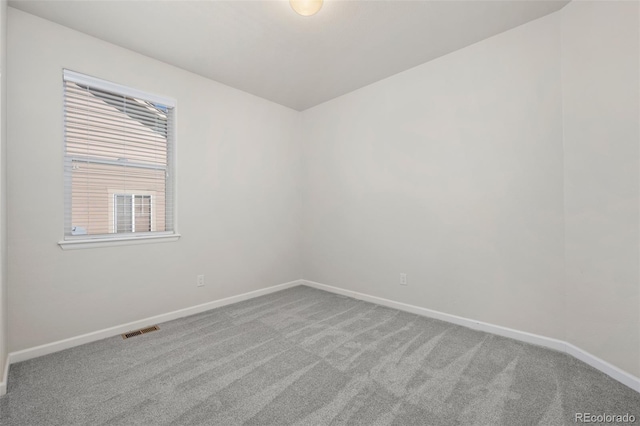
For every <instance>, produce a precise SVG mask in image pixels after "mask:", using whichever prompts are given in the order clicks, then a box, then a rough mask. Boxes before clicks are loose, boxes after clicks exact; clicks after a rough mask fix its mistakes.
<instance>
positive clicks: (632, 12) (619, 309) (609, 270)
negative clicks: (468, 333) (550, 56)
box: [562, 1, 640, 377]
mask: <svg viewBox="0 0 640 426" xmlns="http://www.w3.org/2000/svg"><path fill="white" fill-rule="evenodd" d="M638 13H639V10H638V3H637V2H614V1H610V2H586V1H584V2H583V1H577V2H576V1H574V2H572V3H570V4H569V5H568V6H567V7H565V8H564V9H563V10H562V28H563V30H562V84H563V104H564V115H563V117H564V150H565V154H564V158H565V159H564V179H565V214H566V216H565V222H566V231H565V234H566V251H565V258H566V285H567V300H566V303H567V318H566V320H567V321H566V322H567V336H566V337H567V340H568V341H569V342H571V343H573V344H574V345H576V346H578V347H580V348H582V349H584V350H586V351H588V352H590V353H592V354H594V355H596V356H598V357H600V358H602V359H604V360H607V361H609V362H611V363H612V364H614V365H616V366H618V367H620V368H622V369H623V370H626V371H627V372H629V373H631V374H634V375H635V376H636V377H640V284H639V283H640V279H639V271H638V267H639V262H638V256H639V251H638V230H639V222H638V221H639V204H640V199H639V177H640V176H639V172H640V167H639V154H640V150H639V147H638V143H639V140H640V130H639V128H638V124H639V117H640V85H639V78H640V76H639V68H638V60H639V57H638V52H639V48H640V46H639V44H638V39H639V34H638V27H639V26H638Z"/></svg>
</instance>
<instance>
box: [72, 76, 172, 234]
mask: <svg viewBox="0 0 640 426" xmlns="http://www.w3.org/2000/svg"><path fill="white" fill-rule="evenodd" d="M174 108H175V102H174V101H172V100H170V99H163V98H159V97H157V96H154V95H149V94H145V93H142V92H140V91H137V90H135V89H130V88H127V87H124V86H120V85H116V84H113V83H109V82H106V81H102V80H98V79H96V78H93V77H88V76H85V75H82V74H78V73H75V72H72V71H68V70H65V71H64V131H65V167H64V172H65V173H64V175H65V240H66V241H69V242H73V241H74V240H88V239H90V240H109V239H116V238H117V239H119V240H121V239H122V238H123V237H124V238H131V239H134V238H139V237H161V236H163V235H164V236H166V235H175V234H174V215H173V212H174V195H173V157H174V149H175V146H174V140H173V135H174V129H173V126H174V113H175V111H174ZM61 244H62V243H61Z"/></svg>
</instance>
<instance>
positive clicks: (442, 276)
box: [303, 14, 564, 339]
mask: <svg viewBox="0 0 640 426" xmlns="http://www.w3.org/2000/svg"><path fill="white" fill-rule="evenodd" d="M560 84H561V71H560V16H559V15H558V14H553V15H550V16H547V17H544V18H541V19H539V20H536V21H533V22H531V23H528V24H526V25H524V26H521V27H518V28H516V29H513V30H510V31H507V32H505V33H502V34H500V35H497V36H495V37H492V38H490V39H487V40H484V41H482V42H480V43H477V44H475V45H472V46H470V47H467V48H465V49H462V50H459V51H457V52H454V53H451V54H449V55H446V56H444V57H441V58H439V59H437V60H435V61H432V62H429V63H426V64H423V65H421V66H418V67H416V68H413V69H411V70H409V71H406V72H404V73H401V74H398V75H395V76H393V77H390V78H388V79H386V80H383V81H381V82H378V83H375V84H373V85H371V86H368V87H365V88H363V89H361V90H358V91H356V92H353V93H351V94H348V95H345V96H342V97H340V98H337V99H334V100H332V101H329V102H327V103H325V104H322V105H320V106H318V107H315V108H313V109H310V110H307V111H305V112H303V120H304V121H303V125H304V126H305V127H304V129H305V131H306V132H307V133H306V134H307V136H306V137H305V148H304V155H303V158H304V159H305V160H304V162H305V163H304V167H303V170H304V184H305V189H306V197H305V202H304V213H303V220H304V222H303V223H304V225H303V226H304V232H303V235H304V243H303V247H304V259H305V269H304V276H305V278H307V279H310V280H313V281H317V282H321V283H324V284H328V285H334V286H338V287H342V288H345V289H348V290H352V291H358V292H362V293H366V294H370V295H373V296H378V297H383V298H388V299H391V300H395V301H400V302H404V303H410V304H413V305H418V306H422V307H426V308H429V309H434V310H437V311H441V312H445V313H448V314H454V315H459V316H463V317H467V318H472V319H475V320H480V321H485V322H489V323H493V324H498V325H501V326H505V327H510V328H515V329H518V330H522V331H527V332H531V333H536V334H541V335H544V336H548V337H553V338H561V339H562V338H563V337H564V327H563V322H562V320H561V318H562V317H563V308H564V289H563V281H564V261H563V257H564V248H563V194H562V179H563V171H562V165H563V158H562V111H561V108H562V102H561V101H562V99H561V87H560ZM400 272H405V273H407V274H408V280H409V285H408V286H406V287H403V286H400V285H398V281H399V273H400Z"/></svg>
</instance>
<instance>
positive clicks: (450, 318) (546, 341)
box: [301, 280, 640, 392]
mask: <svg viewBox="0 0 640 426" xmlns="http://www.w3.org/2000/svg"><path fill="white" fill-rule="evenodd" d="M301 283H302V284H303V285H306V286H308V287H313V288H317V289H319V290H325V291H328V292H331V293H335V294H341V295H343V296H348V297H353V298H354V299H358V300H364V301H366V302H371V303H375V304H377V305H381V306H386V307H389V308H394V309H398V310H400V311H405V312H410V313H412V314H416V315H421V316H424V317H429V318H435V319H438V320H441V321H446V322H450V323H453V324H457V325H461V326H463V327H468V328H472V329H474V330H479V331H484V332H487V333H491V334H497V335H498V336H503V337H509V338H511V339H515V340H519V341H521V342H525V343H531V344H534V345H538V346H543V347H545V348H549V349H554V350H556V351H559V352H564V353H566V354H568V355H571V356H572V357H574V358H576V359H578V360H580V361H582V362H584V363H585V364H588V365H590V366H591V367H593V368H595V369H597V370H600V371H602V372H603V373H605V374H606V375H608V376H609V377H611V378H613V379H615V380H617V381H618V382H620V383H622V384H623V385H626V386H628V387H629V388H631V389H633V390H635V391H637V392H640V378H638V377H636V376H634V375H632V374H630V373H627V372H626V371H623V370H621V369H620V368H618V367H616V366H615V365H612V364H610V363H608V362H607V361H604V360H602V359H600V358H598V357H597V356H595V355H592V354H590V353H589V352H586V351H585V350H583V349H580V348H579V347H577V346H574V345H572V344H571V343H567V342H565V341H563V340H558V339H553V338H551V337H545V336H540V335H538V334H533V333H527V332H526V331H519V330H514V329H512V328H507V327H502V326H499V325H495V324H489V323H486V322H482V321H476V320H472V319H469V318H464V317H459V316H457V315H451V314H446V313H444V312H439V311H434V310H432V309H427V308H422V307H420V306H415V305H409V304H406V303H402V302H396V301H393V300H389V299H384V298H382V297H376V296H371V295H368V294H364V293H358V292H355V291H350V290H345V289H342V288H339V287H333V286H330V285H326V284H321V283H318V282H315V281H309V280H301Z"/></svg>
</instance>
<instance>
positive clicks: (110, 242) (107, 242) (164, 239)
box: [58, 234, 181, 250]
mask: <svg viewBox="0 0 640 426" xmlns="http://www.w3.org/2000/svg"><path fill="white" fill-rule="evenodd" d="M180 237H181V235H180V234H169V235H145V236H142V237H121V238H103V239H98V238H93V239H89V238H87V239H82V240H80V239H74V240H64V241H58V245H59V246H60V248H61V249H63V250H77V249H87V248H97V247H113V246H128V245H133V244H151V243H169V242H173V241H178V240H179V239H180Z"/></svg>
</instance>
